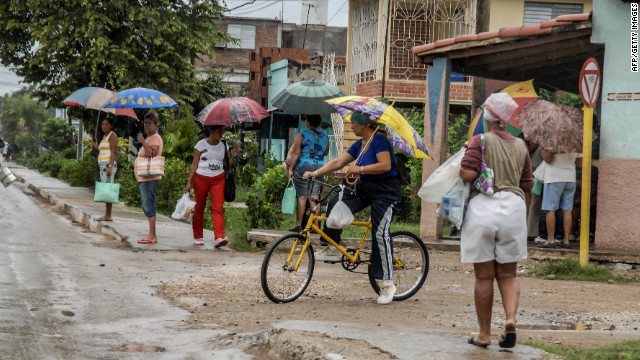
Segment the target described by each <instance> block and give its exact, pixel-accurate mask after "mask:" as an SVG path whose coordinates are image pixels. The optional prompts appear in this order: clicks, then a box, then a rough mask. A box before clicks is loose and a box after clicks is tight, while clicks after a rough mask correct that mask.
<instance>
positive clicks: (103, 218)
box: [96, 217, 113, 221]
mask: <svg viewBox="0 0 640 360" xmlns="http://www.w3.org/2000/svg"><path fill="white" fill-rule="evenodd" d="M96 221H113V219H111V218H106V217H101V218H97V219H96Z"/></svg>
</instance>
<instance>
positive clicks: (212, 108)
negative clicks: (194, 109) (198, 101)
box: [196, 97, 270, 126]
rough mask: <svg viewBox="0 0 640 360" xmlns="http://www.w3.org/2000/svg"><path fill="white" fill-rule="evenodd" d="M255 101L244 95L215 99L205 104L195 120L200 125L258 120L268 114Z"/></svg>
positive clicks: (230, 124) (230, 123) (236, 123)
mask: <svg viewBox="0 0 640 360" xmlns="http://www.w3.org/2000/svg"><path fill="white" fill-rule="evenodd" d="M269 115H270V114H269V112H268V111H267V110H265V108H263V107H262V106H261V105H260V104H258V103H257V102H255V101H253V100H251V99H249V98H246V97H228V98H223V99H220V100H216V101H214V102H212V103H211V104H209V105H207V106H206V107H205V108H204V109H202V111H200V113H199V114H198V116H196V121H198V122H200V123H201V124H202V125H205V126H207V125H223V126H232V125H239V124H242V123H251V122H260V120H262V119H264V118H265V117H267V116H269Z"/></svg>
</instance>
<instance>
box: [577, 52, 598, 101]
mask: <svg viewBox="0 0 640 360" xmlns="http://www.w3.org/2000/svg"><path fill="white" fill-rule="evenodd" d="M579 87H580V97H581V98H582V102H583V103H584V106H586V107H589V108H593V107H595V106H596V101H597V100H598V95H599V94H600V66H598V61H596V59H594V58H589V59H587V61H585V62H584V65H582V71H580V84H579Z"/></svg>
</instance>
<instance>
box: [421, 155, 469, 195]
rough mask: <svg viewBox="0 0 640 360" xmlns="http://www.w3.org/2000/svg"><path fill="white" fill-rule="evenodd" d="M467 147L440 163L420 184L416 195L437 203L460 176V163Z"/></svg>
mask: <svg viewBox="0 0 640 360" xmlns="http://www.w3.org/2000/svg"><path fill="white" fill-rule="evenodd" d="M466 151H467V148H464V147H463V148H462V149H460V151H458V152H457V153H455V154H454V155H451V157H450V158H449V159H448V160H447V161H445V162H444V163H442V165H440V166H439V167H438V168H437V169H436V170H435V171H434V172H433V173H432V174H431V176H429V178H428V179H427V181H425V182H424V184H422V186H421V187H420V190H419V191H418V196H420V198H421V199H422V200H424V201H428V202H432V203H439V202H440V200H442V197H443V196H444V194H445V193H446V192H447V190H449V188H450V187H451V185H453V184H454V183H455V182H456V180H458V178H459V177H460V164H461V163H462V158H463V157H464V153H465V152H466Z"/></svg>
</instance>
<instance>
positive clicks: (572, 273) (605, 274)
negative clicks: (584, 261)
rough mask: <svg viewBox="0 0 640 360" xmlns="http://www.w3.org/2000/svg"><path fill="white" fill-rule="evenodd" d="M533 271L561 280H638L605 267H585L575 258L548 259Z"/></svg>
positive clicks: (538, 274) (541, 275) (625, 281)
mask: <svg viewBox="0 0 640 360" xmlns="http://www.w3.org/2000/svg"><path fill="white" fill-rule="evenodd" d="M532 272H533V274H534V275H536V276H539V277H545V276H547V275H554V276H555V277H556V279H560V280H577V281H601V282H605V281H609V280H614V281H617V282H622V283H628V282H637V280H634V279H627V278H623V277H621V276H616V275H613V274H612V273H611V272H610V271H609V270H607V269H605V268H603V267H599V266H594V265H588V266H586V267H584V268H583V267H581V266H580V263H579V262H578V261H577V260H575V259H561V260H549V261H546V262H545V263H544V265H543V266H541V267H538V268H535V269H534V270H533V271H532Z"/></svg>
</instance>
